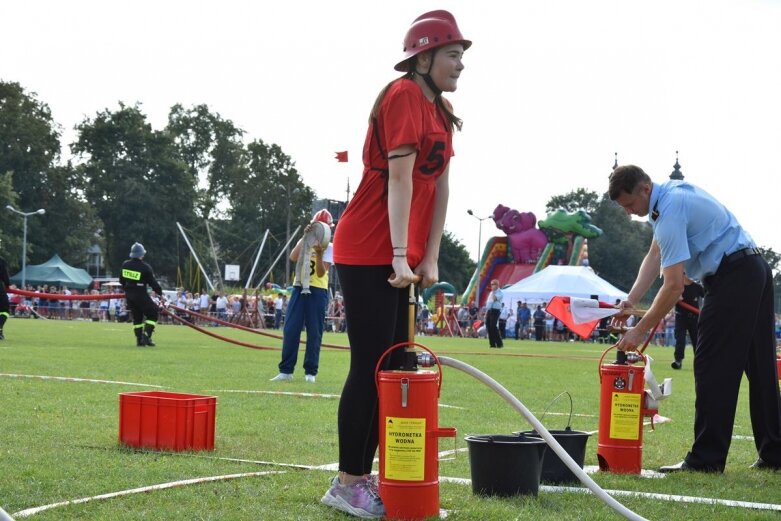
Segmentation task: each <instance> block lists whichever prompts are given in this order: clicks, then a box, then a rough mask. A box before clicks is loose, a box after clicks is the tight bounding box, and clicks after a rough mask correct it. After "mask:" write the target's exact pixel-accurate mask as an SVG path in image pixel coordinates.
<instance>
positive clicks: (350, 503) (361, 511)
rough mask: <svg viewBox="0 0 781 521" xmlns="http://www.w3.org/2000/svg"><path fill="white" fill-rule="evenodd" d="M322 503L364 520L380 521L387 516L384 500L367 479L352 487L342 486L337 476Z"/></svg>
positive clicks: (357, 482)
mask: <svg viewBox="0 0 781 521" xmlns="http://www.w3.org/2000/svg"><path fill="white" fill-rule="evenodd" d="M320 502H321V503H323V504H324V505H328V506H329V507H333V508H335V509H337V510H340V511H342V512H347V513H348V514H350V515H353V516H356V517H360V518H362V519H380V518H381V517H382V516H384V515H385V507H384V506H383V504H382V500H381V499H380V496H379V495H378V494H377V491H376V489H374V487H372V486H371V484H370V480H367V479H360V480H358V481H356V482H355V483H353V484H351V485H342V484H341V483H340V482H339V476H337V477H335V478H334V479H333V480H331V488H329V489H328V492H326V493H325V495H324V496H323V498H322V499H321V500H320Z"/></svg>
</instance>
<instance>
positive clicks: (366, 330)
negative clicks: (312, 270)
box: [336, 264, 409, 476]
mask: <svg viewBox="0 0 781 521" xmlns="http://www.w3.org/2000/svg"><path fill="white" fill-rule="evenodd" d="M336 271H337V273H338V275H339V282H340V283H341V286H342V295H343V296H344V309H345V314H346V316H347V320H348V324H349V326H348V328H347V337H348V339H349V340H350V348H351V350H350V372H349V373H348V374H347V380H346V381H345V383H344V389H343V390H342V397H341V399H340V401H339V422H338V423H339V470H340V471H342V472H346V473H348V474H353V475H356V476H361V475H363V474H368V473H370V472H371V470H372V461H373V460H374V455H375V453H376V452H377V446H378V443H379V424H378V419H379V418H378V414H379V410H378V405H377V387H376V385H375V382H374V369H375V366H376V365H377V361H378V360H379V359H380V357H381V356H382V353H383V352H385V350H386V349H387V348H389V347H390V346H392V345H394V344H398V343H400V342H405V341H407V340H408V339H407V324H408V322H409V319H408V313H409V289H408V288H404V289H397V288H394V287H393V286H391V285H390V284H388V277H389V276H390V275H391V273H393V268H392V267H391V266H389V265H388V266H348V265H344V264H337V265H336ZM402 358H403V352H402V350H397V351H396V352H394V353H393V354H391V355H389V356H387V357H386V359H385V363H384V367H396V366H398V365H400V364H401V362H402Z"/></svg>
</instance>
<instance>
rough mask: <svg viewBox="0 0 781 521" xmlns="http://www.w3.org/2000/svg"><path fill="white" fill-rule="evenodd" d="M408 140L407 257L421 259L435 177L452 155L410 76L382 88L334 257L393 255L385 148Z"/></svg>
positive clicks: (439, 120) (442, 125) (385, 260)
mask: <svg viewBox="0 0 781 521" xmlns="http://www.w3.org/2000/svg"><path fill="white" fill-rule="evenodd" d="M402 145H412V146H414V147H415V149H416V151H417V157H416V158H415V166H414V167H413V170H412V204H411V206H410V215H409V231H408V238H407V261H408V262H409V265H410V267H412V268H414V267H415V266H417V265H418V264H419V263H420V261H421V260H422V259H423V255H424V253H425V250H426V242H427V241H428V235H429V230H430V228H431V219H432V216H433V213H434V199H435V197H434V196H435V193H436V180H437V178H438V177H439V176H440V175H442V173H443V172H444V171H445V169H446V168H447V165H448V163H449V162H450V158H451V157H452V156H453V134H452V132H451V131H450V123H449V122H448V120H447V119H446V117H445V116H444V114H442V113H441V112H440V110H439V108H438V107H437V106H436V104H434V103H433V102H431V101H429V100H428V99H426V97H425V96H424V95H423V91H422V90H421V89H420V87H419V86H418V85H417V84H416V83H415V82H414V81H412V80H407V79H400V80H398V81H396V82H394V83H393V84H392V85H391V86H390V87H389V88H388V90H387V92H386V93H385V97H384V98H383V101H382V104H381V105H380V111H379V115H378V117H377V118H376V119H374V120H373V121H372V123H371V124H370V125H369V130H368V131H367V133H366V141H365V142H364V146H363V177H362V178H361V183H360V185H359V186H358V189H357V190H356V192H355V195H354V196H353V199H352V200H351V201H350V203H349V204H348V205H347V209H346V210H345V211H344V213H343V214H342V217H341V218H340V219H339V224H338V225H337V227H336V232H335V235H334V261H335V262H336V263H338V264H348V265H384V264H390V263H391V261H392V260H393V250H392V245H391V240H390V225H389V223H388V151H390V150H394V149H396V148H398V147H400V146H402Z"/></svg>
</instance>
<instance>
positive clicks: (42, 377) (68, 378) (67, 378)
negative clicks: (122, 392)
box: [0, 373, 165, 389]
mask: <svg viewBox="0 0 781 521" xmlns="http://www.w3.org/2000/svg"><path fill="white" fill-rule="evenodd" d="M0 376H7V377H9V378H37V379H39V380H60V381H63V382H87V383H95V384H117V385H133V386H136V387H154V388H156V389H165V387H164V386H162V385H152V384H140V383H135V382H118V381H115V380H94V379H92V378H76V377H71V376H46V375H39V374H12V373H0Z"/></svg>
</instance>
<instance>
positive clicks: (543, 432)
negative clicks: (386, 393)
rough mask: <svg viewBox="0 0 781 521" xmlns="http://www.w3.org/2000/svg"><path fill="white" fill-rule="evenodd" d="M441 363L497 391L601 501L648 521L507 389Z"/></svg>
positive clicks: (445, 360) (444, 360)
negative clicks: (611, 491) (596, 478)
mask: <svg viewBox="0 0 781 521" xmlns="http://www.w3.org/2000/svg"><path fill="white" fill-rule="evenodd" d="M437 358H438V359H439V362H440V363H441V364H442V365H446V366H448V367H452V368H454V369H458V370H460V371H463V372H465V373H466V374H468V375H471V376H473V377H475V378H476V379H478V380H480V381H481V382H483V383H484V384H486V385H487V386H488V387H490V388H491V389H493V390H494V391H496V393H497V394H499V396H501V397H502V398H504V399H505V401H507V402H508V403H509V404H510V405H512V406H513V408H514V409H515V410H517V411H518V412H519V413H521V415H522V416H523V417H524V418H526V420H527V421H528V422H529V423H531V425H532V427H534V430H535V431H537V432H538V433H539V435H540V437H542V439H544V440H545V442H546V443H547V444H548V446H549V447H550V448H551V449H553V452H555V453H556V455H557V456H559V458H561V461H563V462H564V464H565V465H566V466H567V468H568V469H570V470H571V471H572V473H573V474H575V476H577V478H578V479H579V480H580V481H581V482H582V483H583V484H584V485H586V487H588V489H589V490H591V491H592V492H593V493H594V494H595V495H596V496H597V497H598V498H599V499H601V500H602V501H604V502H605V503H606V504H607V505H608V506H609V507H610V508H612V509H613V510H615V511H616V512H618V513H619V514H621V515H622V516H624V517H625V518H626V519H631V520H633V521H647V520H646V518H644V517H642V516H640V515H639V514H636V513H635V512H633V511H631V510H629V509H628V508H626V507H625V506H624V505H622V504H621V503H619V502H618V501H616V500H615V499H614V498H613V497H612V496H610V494H608V493H607V492H605V491H604V490H603V489H602V488H601V487H600V486H599V485H598V484H597V483H596V482H595V481H594V480H593V479H591V477H589V475H588V474H586V473H585V472H584V471H583V469H582V468H580V465H578V464H577V463H576V462H575V460H573V459H572V457H570V455H569V454H568V453H567V451H566V450H564V448H563V447H562V446H561V445H559V442H557V441H556V439H555V438H554V437H553V435H552V434H551V433H550V432H548V430H547V429H546V428H545V427H544V426H543V425H542V423H540V421H539V420H538V419H537V418H535V417H534V415H533V414H532V413H531V411H529V409H527V408H526V406H525V405H523V404H522V403H521V401H520V400H518V398H516V397H515V396H513V395H512V394H511V393H510V391H508V390H507V389H505V388H504V387H503V386H502V385H501V384H500V383H499V382H497V381H496V380H494V379H493V378H491V377H490V376H488V375H487V374H485V373H483V372H482V371H480V370H479V369H476V368H474V367H472V366H471V365H468V364H465V363H464V362H461V361H459V360H456V359H454V358H449V357H446V356H438V357H437Z"/></svg>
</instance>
